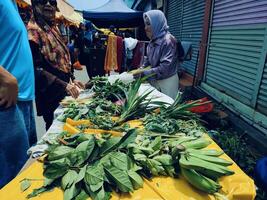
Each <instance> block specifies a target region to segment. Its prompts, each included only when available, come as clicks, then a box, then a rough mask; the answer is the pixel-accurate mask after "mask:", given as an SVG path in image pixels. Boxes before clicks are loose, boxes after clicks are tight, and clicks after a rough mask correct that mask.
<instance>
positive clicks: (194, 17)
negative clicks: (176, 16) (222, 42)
mask: <svg viewBox="0 0 267 200" xmlns="http://www.w3.org/2000/svg"><path fill="white" fill-rule="evenodd" d="M204 11H205V0H184V1H183V12H182V18H183V20H182V31H181V38H180V39H181V40H182V41H190V42H192V44H193V50H194V51H193V56H192V60H191V61H187V62H184V63H183V65H182V66H183V68H185V69H186V71H187V72H188V73H190V74H191V75H194V72H195V66H196V64H197V62H198V61H197V54H198V50H199V43H200V41H201V37H202V29H203V20H204Z"/></svg>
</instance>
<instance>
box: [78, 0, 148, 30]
mask: <svg viewBox="0 0 267 200" xmlns="http://www.w3.org/2000/svg"><path fill="white" fill-rule="evenodd" d="M83 17H84V19H87V20H90V21H92V22H93V23H94V24H95V25H96V26H98V27H101V28H109V27H110V26H111V25H113V26H116V27H117V28H128V27H138V26H140V25H141V24H143V12H140V11H135V10H132V9H130V8H128V6H127V5H126V4H125V3H124V2H123V1H122V0H110V1H109V2H108V3H106V4H105V5H103V6H101V7H100V8H96V9H92V10H86V11H83Z"/></svg>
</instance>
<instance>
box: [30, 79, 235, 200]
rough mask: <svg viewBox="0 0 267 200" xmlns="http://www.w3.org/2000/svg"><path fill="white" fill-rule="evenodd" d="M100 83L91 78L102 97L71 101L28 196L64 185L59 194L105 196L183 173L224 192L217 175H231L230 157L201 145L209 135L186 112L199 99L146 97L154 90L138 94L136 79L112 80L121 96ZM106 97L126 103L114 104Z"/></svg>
mask: <svg viewBox="0 0 267 200" xmlns="http://www.w3.org/2000/svg"><path fill="white" fill-rule="evenodd" d="M102 82H103V80H102V79H100V78H98V79H97V80H96V83H97V84H98V87H97V90H96V91H100V90H102V91H105V92H104V93H105V94H104V95H103V96H101V98H100V97H99V96H96V97H95V98H94V99H92V101H91V103H89V104H88V105H86V106H85V107H80V106H79V105H70V107H69V108H68V109H70V110H67V111H65V113H64V114H63V116H64V117H63V120H64V121H66V124H65V125H64V127H67V128H66V129H65V131H66V132H63V133H62V134H61V135H60V136H59V137H58V141H57V143H56V144H54V145H50V147H49V149H48V150H47V152H46V157H45V159H44V173H43V175H44V177H45V183H44V186H43V187H41V188H39V189H36V190H34V191H33V192H32V193H31V194H30V195H28V198H31V197H34V196H36V195H38V194H40V193H42V192H45V191H48V190H50V189H51V188H53V187H61V189H62V190H63V191H64V200H85V199H87V198H88V197H91V198H92V199H93V200H106V199H107V200H108V199H110V198H111V192H112V191H115V192H120V193H129V192H133V191H134V190H137V189H139V188H141V187H143V183H144V180H145V179H151V178H153V177H155V176H170V177H173V178H179V175H180V174H182V175H183V176H184V177H185V179H186V180H187V181H188V182H189V183H190V184H192V185H193V186H194V187H196V188H198V189H199V190H202V191H204V192H206V193H209V194H214V195H216V196H217V197H218V198H221V197H222V195H221V194H219V193H218V192H219V190H220V188H221V186H220V185H219V183H218V178H220V177H221V176H227V175H231V174H233V173H234V172H233V171H231V170H230V169H228V168H227V166H229V165H231V164H232V163H231V162H229V161H227V160H225V159H223V158H221V157H220V156H221V155H222V154H223V152H219V151H217V150H213V149H205V148H206V147H208V146H209V144H210V143H211V141H210V140H209V139H207V138H206V137H205V136H203V134H204V132H205V130H204V128H203V127H202V126H200V123H199V120H198V116H197V115H196V114H194V113H192V112H190V111H189V109H190V108H192V107H195V106H198V105H201V103H200V102H198V101H193V102H190V103H181V97H180V96H177V98H176V99H175V101H174V103H173V104H166V103H162V102H157V101H155V100H154V99H150V98H148V97H149V94H150V93H151V92H145V93H144V94H141V95H140V94H138V90H139V88H140V85H141V82H142V80H141V79H140V80H137V81H135V82H133V83H132V84H130V85H129V86H128V87H125V88H123V87H121V84H118V83H116V82H115V83H114V84H115V86H116V88H117V89H120V92H121V93H120V92H119V94H117V93H114V94H113V93H108V92H107V91H106V90H107V88H109V87H110V86H109V85H108V84H107V85H105V84H104V83H103V85H102V87H104V88H100V86H99V85H100V84H102ZM93 87H94V86H93ZM113 92H117V90H116V91H115V90H113ZM107 94H108V95H107ZM110 95H111V96H112V98H113V97H116V98H117V100H120V102H123V104H122V105H116V104H114V103H112V102H111V101H110ZM104 96H105V98H104ZM123 97H125V98H123ZM151 104H152V105H153V106H151ZM107 105H108V106H107ZM114 116H115V117H114ZM67 117H70V118H71V119H69V118H67ZM77 120H78V121H77ZM129 120H134V121H129ZM132 124H135V125H134V126H133V127H134V128H133V127H132V128H131V125H132ZM198 154H199V155H201V156H200V157H198V156H196V155H198Z"/></svg>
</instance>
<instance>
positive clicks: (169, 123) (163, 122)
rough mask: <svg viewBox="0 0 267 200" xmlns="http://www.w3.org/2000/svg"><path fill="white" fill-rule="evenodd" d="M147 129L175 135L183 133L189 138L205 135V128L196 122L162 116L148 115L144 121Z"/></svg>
mask: <svg viewBox="0 0 267 200" xmlns="http://www.w3.org/2000/svg"><path fill="white" fill-rule="evenodd" d="M143 121H144V125H145V129H146V130H147V131H151V132H156V133H164V134H175V133H183V134H185V135H188V136H196V137H198V136H201V135H203V134H204V133H205V128H204V127H202V126H201V125H200V124H199V123H198V122H197V121H196V120H193V119H191V120H182V119H174V118H170V117H169V118H168V117H166V116H163V115H161V114H155V113H153V114H147V115H146V116H145V118H144V119H143Z"/></svg>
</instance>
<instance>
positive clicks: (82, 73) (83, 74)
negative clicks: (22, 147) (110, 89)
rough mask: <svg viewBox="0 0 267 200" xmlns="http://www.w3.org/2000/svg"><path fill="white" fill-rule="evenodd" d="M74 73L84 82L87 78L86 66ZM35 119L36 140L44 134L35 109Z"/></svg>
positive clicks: (43, 127) (43, 124)
mask: <svg viewBox="0 0 267 200" xmlns="http://www.w3.org/2000/svg"><path fill="white" fill-rule="evenodd" d="M74 75H75V77H76V79H77V80H79V81H81V82H83V83H86V82H87V81H88V80H89V78H88V76H87V72H86V68H85V66H84V68H83V70H82V71H77V70H75V72H74ZM35 120H36V129H37V137H38V140H39V139H40V138H41V137H42V136H43V135H44V134H45V132H46V131H45V123H44V120H43V118H42V117H38V116H37V115H36V110H35Z"/></svg>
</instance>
